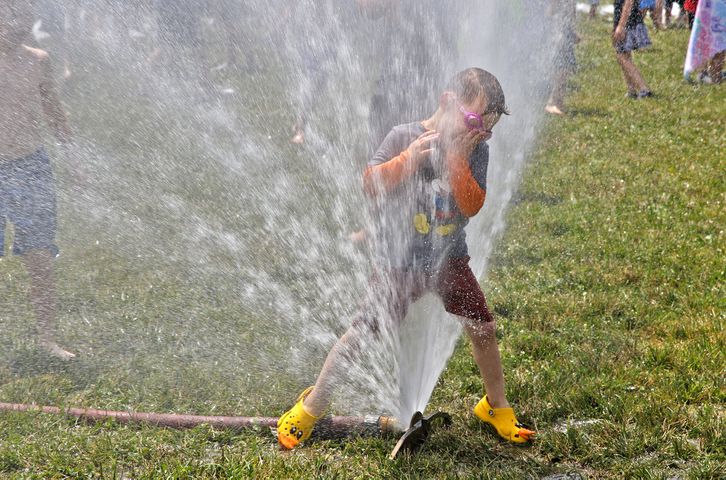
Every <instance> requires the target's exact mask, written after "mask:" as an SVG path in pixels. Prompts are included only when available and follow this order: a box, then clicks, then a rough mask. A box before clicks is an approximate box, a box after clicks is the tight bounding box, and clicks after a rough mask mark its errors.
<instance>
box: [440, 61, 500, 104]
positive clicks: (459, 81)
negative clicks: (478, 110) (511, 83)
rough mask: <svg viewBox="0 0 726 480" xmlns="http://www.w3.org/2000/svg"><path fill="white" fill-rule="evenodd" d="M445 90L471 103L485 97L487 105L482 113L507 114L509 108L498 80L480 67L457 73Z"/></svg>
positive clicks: (464, 101) (462, 100)
mask: <svg viewBox="0 0 726 480" xmlns="http://www.w3.org/2000/svg"><path fill="white" fill-rule="evenodd" d="M446 90H447V91H450V92H454V93H455V94H456V96H457V98H458V99H459V100H460V101H461V102H463V103H472V102H475V101H476V100H477V99H478V98H480V97H486V98H487V106H486V110H485V112H484V113H498V114H500V115H509V109H507V103H506V101H505V100H504V91H503V90H502V86H501V85H500V84H499V80H497V77H495V76H494V75H492V74H491V73H489V72H487V71H486V70H482V69H481V68H476V67H472V68H467V69H466V70H462V71H461V72H459V73H457V74H456V75H454V78H452V79H451V81H449V85H448V86H447V87H446Z"/></svg>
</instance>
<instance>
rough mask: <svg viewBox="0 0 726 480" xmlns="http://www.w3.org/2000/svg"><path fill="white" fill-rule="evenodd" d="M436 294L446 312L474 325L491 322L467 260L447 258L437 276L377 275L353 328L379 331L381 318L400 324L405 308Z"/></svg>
mask: <svg viewBox="0 0 726 480" xmlns="http://www.w3.org/2000/svg"><path fill="white" fill-rule="evenodd" d="M428 292H431V293H435V294H436V295H437V296H438V297H439V298H440V299H441V301H442V302H443V304H444V308H445V309H446V311H447V312H449V313H451V314H453V315H458V316H460V317H464V318H468V319H470V320H473V321H475V322H491V321H493V320H494V317H493V316H492V314H491V312H490V311H489V307H487V301H486V298H485V297H484V292H482V290H481V287H480V286H479V282H478V281H477V279H476V277H475V276H474V273H473V272H472V271H471V268H470V267H469V257H461V258H449V259H447V260H445V261H444V263H443V265H442V267H441V268H440V269H439V271H438V273H437V274H434V275H431V274H426V273H423V272H420V271H413V270H402V269H394V270H389V271H387V272H385V273H377V274H376V275H374V276H373V279H372V280H371V283H370V288H369V293H368V298H367V299H366V301H365V302H364V305H363V308H362V309H361V312H360V313H359V315H358V316H357V317H356V319H355V320H354V322H353V323H354V325H358V326H367V327H368V328H370V329H371V330H373V331H378V330H379V328H380V326H379V322H380V321H381V319H382V318H384V319H385V321H390V322H392V323H393V324H399V323H400V322H402V321H403V319H404V317H405V316H406V313H407V312H408V307H409V306H410V305H411V304H412V303H414V302H415V301H416V300H418V299H419V298H421V297H422V296H423V295H424V294H426V293H428Z"/></svg>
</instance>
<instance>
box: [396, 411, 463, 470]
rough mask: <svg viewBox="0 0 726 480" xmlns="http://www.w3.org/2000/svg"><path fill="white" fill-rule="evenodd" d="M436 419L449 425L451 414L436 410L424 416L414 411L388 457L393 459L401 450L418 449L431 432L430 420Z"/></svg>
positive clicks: (410, 450) (434, 420) (411, 450)
mask: <svg viewBox="0 0 726 480" xmlns="http://www.w3.org/2000/svg"><path fill="white" fill-rule="evenodd" d="M436 421H439V422H443V424H444V426H445V427H449V426H451V423H452V422H451V415H449V414H448V413H446V412H436V413H434V414H432V415H429V416H428V417H424V416H423V413H421V412H416V413H414V414H413V417H411V423H410V426H409V427H408V430H406V431H405V432H404V433H403V435H402V436H401V438H400V439H399V440H398V443H396V446H395V447H394V448H393V451H392V452H391V455H389V457H388V458H390V459H391V460H393V459H395V458H396V456H397V455H398V454H399V452H401V451H407V452H413V451H415V450H418V449H419V448H420V447H421V445H423V444H424V442H425V441H426V439H427V438H428V436H429V433H431V424H432V422H436Z"/></svg>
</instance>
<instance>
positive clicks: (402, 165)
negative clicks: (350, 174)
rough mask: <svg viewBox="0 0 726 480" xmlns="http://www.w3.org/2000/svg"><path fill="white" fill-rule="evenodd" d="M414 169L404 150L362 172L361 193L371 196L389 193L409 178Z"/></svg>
mask: <svg viewBox="0 0 726 480" xmlns="http://www.w3.org/2000/svg"><path fill="white" fill-rule="evenodd" d="M416 168H417V165H416V163H414V162H413V161H411V155H410V154H409V153H408V150H404V151H403V152H402V153H401V154H400V155H398V156H397V157H393V158H392V159H390V160H389V161H387V162H385V163H381V164H380V165H373V166H370V167H368V168H366V169H365V171H364V172H363V191H364V192H366V193H367V194H368V195H371V196H376V195H379V194H381V193H385V192H389V191H391V190H393V189H394V188H396V187H397V186H398V185H400V184H401V183H403V182H404V180H406V179H408V178H409V177H411V174H413V172H415V171H416Z"/></svg>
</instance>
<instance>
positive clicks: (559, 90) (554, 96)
mask: <svg viewBox="0 0 726 480" xmlns="http://www.w3.org/2000/svg"><path fill="white" fill-rule="evenodd" d="M575 7H576V5H575V1H574V0H551V1H550V5H549V9H548V12H547V13H548V16H549V17H551V18H552V22H551V23H552V25H553V28H554V30H555V41H556V43H557V53H556V54H555V71H554V75H553V79H552V90H551V91H550V97H549V99H548V100H547V105H545V112H547V113H550V114H553V115H564V113H565V107H564V105H565V90H566V88H567V79H568V78H569V77H570V75H572V74H573V73H574V72H575V70H576V68H577V60H576V57H575V45H576V44H577V43H578V42H579V41H580V37H579V36H578V35H577V32H575V17H576V9H575Z"/></svg>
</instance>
